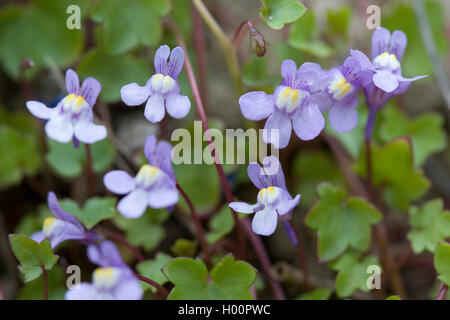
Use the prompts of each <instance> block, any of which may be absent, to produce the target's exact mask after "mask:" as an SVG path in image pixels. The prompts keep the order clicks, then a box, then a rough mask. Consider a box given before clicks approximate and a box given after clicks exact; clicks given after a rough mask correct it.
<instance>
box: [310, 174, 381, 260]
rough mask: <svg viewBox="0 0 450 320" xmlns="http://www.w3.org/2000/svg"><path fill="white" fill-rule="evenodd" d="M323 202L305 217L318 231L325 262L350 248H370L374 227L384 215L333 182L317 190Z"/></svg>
mask: <svg viewBox="0 0 450 320" xmlns="http://www.w3.org/2000/svg"><path fill="white" fill-rule="evenodd" d="M317 192H318V194H319V196H320V201H319V202H318V203H317V204H316V205H315V206H314V207H313V208H312V209H311V211H310V212H309V213H308V215H307V216H306V218H305V222H306V225H307V226H308V227H310V228H311V229H313V230H315V231H317V237H318V245H317V251H318V256H319V259H320V260H321V261H329V260H332V259H334V258H336V257H338V256H339V255H340V254H342V253H343V252H344V251H345V250H346V249H347V248H354V249H356V250H359V251H365V250H367V249H368V248H369V245H370V239H371V225H373V224H376V223H378V222H379V221H380V220H381V218H382V216H381V214H380V212H378V210H377V209H376V208H374V207H373V206H372V205H371V204H369V203H368V202H367V201H366V200H365V199H362V198H357V197H348V198H347V194H346V192H345V191H344V190H343V189H341V188H335V187H333V186H332V185H331V184H329V183H322V184H320V185H319V186H318V187H317Z"/></svg>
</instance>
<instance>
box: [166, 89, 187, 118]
mask: <svg viewBox="0 0 450 320" xmlns="http://www.w3.org/2000/svg"><path fill="white" fill-rule="evenodd" d="M166 108H167V112H168V113H169V114H170V115H171V116H172V117H173V118H175V119H180V118H184V117H185V116H186V115H187V114H188V113H189V110H190V109H191V101H190V100H189V98H188V97H187V96H183V95H181V94H179V93H175V92H174V93H171V94H169V95H168V96H167V97H166Z"/></svg>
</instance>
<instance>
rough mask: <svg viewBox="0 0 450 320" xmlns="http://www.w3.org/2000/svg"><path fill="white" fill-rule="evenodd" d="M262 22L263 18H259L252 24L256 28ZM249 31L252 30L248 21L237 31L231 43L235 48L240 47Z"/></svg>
mask: <svg viewBox="0 0 450 320" xmlns="http://www.w3.org/2000/svg"><path fill="white" fill-rule="evenodd" d="M260 21H261V17H257V18H255V19H253V20H252V21H250V22H251V24H252V25H253V26H254V25H256V24H258V23H259V22H260ZM249 30H250V26H249V25H248V21H244V22H242V23H241V25H240V26H239V28H238V29H237V30H236V32H235V34H234V37H233V40H232V41H231V44H232V45H233V47H235V48H237V47H238V46H239V44H240V43H241V41H242V40H243V39H244V37H245V34H246V32H247V31H249Z"/></svg>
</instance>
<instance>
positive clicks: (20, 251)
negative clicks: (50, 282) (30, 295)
mask: <svg viewBox="0 0 450 320" xmlns="http://www.w3.org/2000/svg"><path fill="white" fill-rule="evenodd" d="M9 243H10V245H11V249H12V251H13V252H14V255H15V256H16V258H17V260H19V262H20V266H19V270H20V272H22V273H23V275H24V277H25V279H24V280H25V282H30V281H32V280H34V279H37V278H38V277H39V276H40V275H41V274H42V269H43V268H45V270H50V269H51V268H52V267H53V265H54V264H55V263H56V261H58V256H57V255H54V254H53V251H52V248H51V246H50V240H48V239H45V240H43V241H42V242H40V243H37V242H36V241H34V240H31V239H30V238H27V237H25V236H22V235H18V234H12V235H10V236H9Z"/></svg>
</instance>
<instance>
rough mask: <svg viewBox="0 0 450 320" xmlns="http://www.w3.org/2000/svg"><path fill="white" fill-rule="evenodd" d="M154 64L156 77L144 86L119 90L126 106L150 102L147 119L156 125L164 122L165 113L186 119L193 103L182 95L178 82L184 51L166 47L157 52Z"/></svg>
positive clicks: (128, 85)
mask: <svg viewBox="0 0 450 320" xmlns="http://www.w3.org/2000/svg"><path fill="white" fill-rule="evenodd" d="M169 55H170V57H169ZM154 63H155V74H154V75H153V76H152V77H151V78H150V79H149V80H148V81H147V83H146V85H145V86H143V87H141V86H139V85H138V84H137V83H136V82H134V83H130V84H127V85H125V86H123V87H122V89H120V95H121V97H122V100H123V102H125V104H126V105H128V106H138V105H141V104H143V103H144V102H146V101H147V103H146V105H145V111H144V115H145V117H146V118H147V120H148V121H150V122H153V123H155V122H160V121H161V120H162V119H163V118H164V114H165V111H164V110H165V109H167V112H168V113H169V114H170V115H171V116H172V117H174V118H177V119H178V118H183V117H185V116H186V115H187V114H188V113H189V110H190V108H191V102H190V101H189V98H188V97H187V96H184V95H181V94H180V87H179V85H178V79H177V78H178V75H179V74H180V72H181V69H182V68H183V63H184V52H183V49H181V48H180V47H176V48H174V49H173V50H172V52H170V48H169V47H168V46H166V45H163V46H161V47H159V49H158V50H157V51H156V54H155V60H154Z"/></svg>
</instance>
